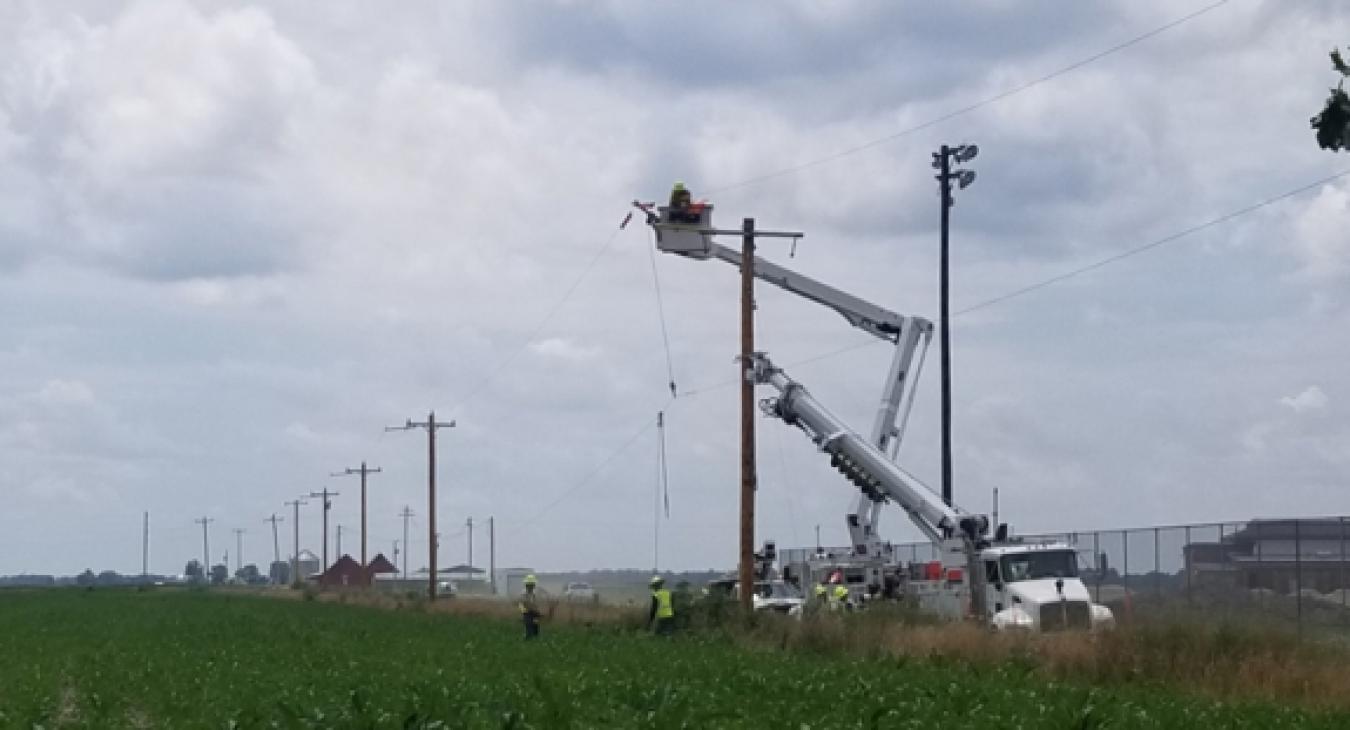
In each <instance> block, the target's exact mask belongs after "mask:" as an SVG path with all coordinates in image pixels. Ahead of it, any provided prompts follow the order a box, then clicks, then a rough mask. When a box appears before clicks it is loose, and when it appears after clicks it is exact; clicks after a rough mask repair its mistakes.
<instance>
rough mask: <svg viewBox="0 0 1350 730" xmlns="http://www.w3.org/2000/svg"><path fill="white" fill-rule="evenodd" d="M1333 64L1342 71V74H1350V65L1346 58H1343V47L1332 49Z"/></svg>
mask: <svg viewBox="0 0 1350 730" xmlns="http://www.w3.org/2000/svg"><path fill="white" fill-rule="evenodd" d="M1331 65H1332V67H1333V68H1335V69H1336V70H1337V71H1340V72H1341V75H1342V76H1350V66H1347V65H1346V63H1345V59H1343V58H1341V49H1339V48H1333V49H1331Z"/></svg>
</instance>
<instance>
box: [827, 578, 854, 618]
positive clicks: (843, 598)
mask: <svg viewBox="0 0 1350 730" xmlns="http://www.w3.org/2000/svg"><path fill="white" fill-rule="evenodd" d="M848 608H851V606H849V604H848V587H847V586H845V585H844V584H843V583H839V584H836V585H835V587H834V591H833V592H831V594H830V609H831V610H834V611H843V610H846V609H848Z"/></svg>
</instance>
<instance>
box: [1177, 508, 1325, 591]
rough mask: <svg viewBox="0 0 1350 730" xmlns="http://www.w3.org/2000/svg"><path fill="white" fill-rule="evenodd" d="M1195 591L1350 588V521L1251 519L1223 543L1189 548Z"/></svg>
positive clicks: (1189, 568)
mask: <svg viewBox="0 0 1350 730" xmlns="http://www.w3.org/2000/svg"><path fill="white" fill-rule="evenodd" d="M1185 561H1186V570H1187V572H1188V573H1189V574H1190V577H1191V580H1192V582H1193V584H1194V585H1195V586H1199V587H1205V586H1211V587H1216V588H1243V589H1253V588H1262V589H1266V590H1272V591H1275V592H1277V593H1284V594H1293V593H1295V592H1297V591H1298V590H1299V589H1300V588H1301V589H1303V590H1313V591H1317V592H1318V593H1330V592H1332V591H1335V590H1338V589H1342V588H1350V520H1346V519H1344V518H1337V517H1331V518H1317V519H1296V520H1252V521H1251V522H1249V523H1247V526H1246V527H1244V528H1242V529H1240V530H1237V531H1236V532H1234V533H1232V534H1229V535H1224V536H1223V538H1222V539H1221V540H1220V541H1219V542H1193V543H1190V544H1189V545H1186V547H1185Z"/></svg>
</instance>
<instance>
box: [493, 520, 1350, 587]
mask: <svg viewBox="0 0 1350 730" xmlns="http://www.w3.org/2000/svg"><path fill="white" fill-rule="evenodd" d="M1342 547H1344V546H1342ZM488 588H490V589H491V590H492V595H494V596H495V595H497V530H496V526H495V525H494V524H493V518H491V517H489V518H488Z"/></svg>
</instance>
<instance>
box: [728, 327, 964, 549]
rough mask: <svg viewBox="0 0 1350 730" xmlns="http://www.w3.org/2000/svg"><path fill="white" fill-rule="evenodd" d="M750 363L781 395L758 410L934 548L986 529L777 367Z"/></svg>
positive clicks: (763, 358) (765, 360)
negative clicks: (895, 511)
mask: <svg viewBox="0 0 1350 730" xmlns="http://www.w3.org/2000/svg"><path fill="white" fill-rule="evenodd" d="M752 364H753V366H754V373H755V382H757V383H767V384H769V385H771V386H773V387H774V388H775V389H776V390H777V391H778V394H779V395H778V397H776V398H770V399H768V400H765V401H762V402H761V404H760V408H761V409H762V410H763V411H764V412H765V413H766V414H768V415H771V416H774V417H775V418H779V419H782V420H783V421H784V422H785V423H787V424H789V425H792V426H797V427H799V428H801V429H802V431H804V432H806V434H807V436H809V437H810V438H811V440H812V441H814V442H815V443H816V445H817V446H818V447H819V448H820V449H821V450H822V451H824V452H826V453H828V454H830V457H831V458H830V461H831V463H832V464H833V465H834V466H835V467H836V468H837V469H839V470H840V471H841V472H843V473H844V475H845V476H846V477H848V478H849V480H850V481H852V482H853V483H854V484H856V485H858V487H859V489H861V490H863V492H864V493H867V494H868V496H869V497H871V498H872V499H874V500H884V499H890V500H893V501H894V502H895V503H896V504H898V505H900V508H901V509H903V510H904V511H905V512H906V513H907V514H908V515H909V517H910V519H911V520H913V521H914V524H916V525H918V527H919V529H920V530H922V531H923V532H924V534H926V535H927V536H928V537H929V539H931V540H932V541H933V542H935V543H939V544H940V543H941V542H942V541H943V540H944V539H947V538H950V537H953V536H958V535H961V536H965V537H967V538H969V539H970V540H972V541H976V540H979V539H980V537H981V536H982V535H983V534H984V533H985V532H986V531H987V530H988V520H987V519H985V518H984V517H982V516H978V515H967V514H966V513H964V512H962V511H961V510H959V509H957V508H955V507H951V506H948V505H947V504H945V503H943V501H942V498H941V497H939V496H938V495H936V494H934V493H933V490H931V489H929V488H928V487H927V486H926V485H925V484H924V483H923V482H921V481H919V480H918V478H917V477H914V476H913V475H911V474H909V473H908V472H906V471H905V470H904V469H901V468H900V467H899V466H898V465H897V464H896V463H895V462H894V461H892V460H891V459H890V458H888V457H887V455H886V454H885V453H884V452H882V451H881V450H880V449H878V448H877V447H876V446H874V445H872V444H871V443H869V442H868V441H867V440H865V439H863V438H862V437H861V436H859V435H858V434H856V433H854V432H853V431H852V430H850V429H849V428H848V426H846V425H845V424H844V422H843V421H841V420H839V419H838V418H836V417H835V416H834V414H832V413H830V412H829V411H828V410H826V409H825V407H824V406H822V405H821V404H820V403H819V402H817V401H816V399H815V398H813V397H812V396H811V394H810V393H809V392H807V390H806V388H805V387H803V386H802V385H801V383H798V382H796V381H795V380H793V379H792V378H790V377H788V375H787V373H785V372H783V371H782V369H780V368H778V367H776V366H775V365H774V364H773V362H772V361H771V360H769V357H768V355H766V354H764V353H762V352H760V353H755V355H754V359H753V363H752Z"/></svg>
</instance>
